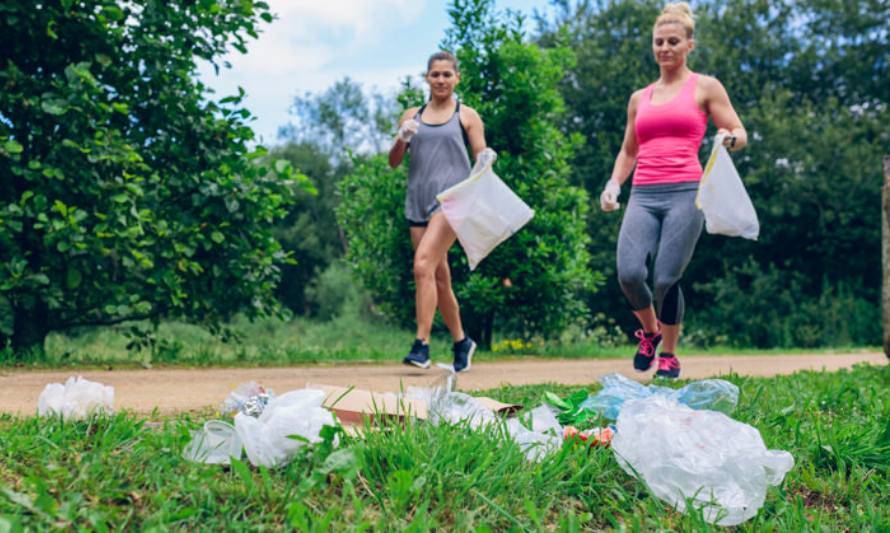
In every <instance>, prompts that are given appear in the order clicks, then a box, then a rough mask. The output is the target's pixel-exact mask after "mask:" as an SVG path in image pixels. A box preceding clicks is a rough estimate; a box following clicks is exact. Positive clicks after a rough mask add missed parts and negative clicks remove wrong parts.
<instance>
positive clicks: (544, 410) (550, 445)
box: [507, 405, 563, 461]
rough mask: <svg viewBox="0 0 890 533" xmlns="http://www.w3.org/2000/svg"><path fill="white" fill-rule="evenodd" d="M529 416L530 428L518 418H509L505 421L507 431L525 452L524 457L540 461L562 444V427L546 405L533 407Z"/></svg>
mask: <svg viewBox="0 0 890 533" xmlns="http://www.w3.org/2000/svg"><path fill="white" fill-rule="evenodd" d="M529 416H530V417H531V429H529V428H526V427H525V426H523V425H522V423H521V422H520V420H519V419H518V418H511V419H510V420H508V421H507V433H508V434H509V435H510V438H511V439H513V440H514V441H515V442H516V444H518V445H519V448H520V449H521V450H522V452H523V453H525V457H526V459H528V460H529V461H540V460H541V459H543V458H544V457H545V456H546V455H547V454H550V453H553V452H555V451H556V450H558V449H559V447H560V446H562V441H563V429H562V426H561V425H559V421H558V420H557V419H556V416H555V415H554V414H553V411H552V410H551V409H550V408H549V407H547V406H546V405H541V406H539V407H537V408H535V409H534V410H533V411H532V412H531V413H530V415H529Z"/></svg>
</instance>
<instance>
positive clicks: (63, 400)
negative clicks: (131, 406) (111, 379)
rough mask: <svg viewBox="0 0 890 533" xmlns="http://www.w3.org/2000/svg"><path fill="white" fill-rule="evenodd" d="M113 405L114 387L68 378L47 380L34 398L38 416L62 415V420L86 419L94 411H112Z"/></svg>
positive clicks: (78, 378)
mask: <svg viewBox="0 0 890 533" xmlns="http://www.w3.org/2000/svg"><path fill="white" fill-rule="evenodd" d="M113 407H114V387H110V386H108V385H103V384H101V383H96V382H95V381H90V380H87V379H83V378H82V377H80V376H77V377H74V376H72V377H70V378H68V380H67V381H66V382H65V384H64V385H62V384H61V383H50V384H49V385H47V386H46V387H45V388H44V389H43V392H41V393H40V398H39V399H38V400H37V414H38V415H40V416H52V415H62V418H64V419H65V420H77V419H81V418H86V417H88V416H90V415H91V414H93V413H98V412H106V413H111V412H112V411H113Z"/></svg>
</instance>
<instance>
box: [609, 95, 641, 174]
mask: <svg viewBox="0 0 890 533" xmlns="http://www.w3.org/2000/svg"><path fill="white" fill-rule="evenodd" d="M639 99H640V91H637V92H635V93H633V94H632V95H631V97H630V101H628V103H627V125H626V126H625V128H624V141H623V142H622V143H621V150H619V152H618V156H617V157H615V166H614V167H613V168H612V177H611V178H609V179H610V180H611V181H614V182H615V183H617V184H618V185H619V186H620V185H622V184H623V183H624V182H625V181H627V178H628V176H630V173H631V172H633V169H634V166H635V165H636V164H637V152H638V151H639V149H640V146H639V144H637V134H636V131H635V130H634V122H635V121H636V118H637V102H639Z"/></svg>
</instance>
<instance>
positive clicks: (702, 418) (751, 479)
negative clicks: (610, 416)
mask: <svg viewBox="0 0 890 533" xmlns="http://www.w3.org/2000/svg"><path fill="white" fill-rule="evenodd" d="M617 428H618V430H617V431H616V432H615V436H614V437H613V439H612V449H613V450H614V452H615V457H616V459H617V460H618V463H619V465H621V467H622V468H623V469H624V471H625V472H627V473H628V474H630V475H631V476H634V477H638V478H640V479H641V480H642V481H644V482H645V483H646V485H648V486H649V489H650V490H651V491H652V492H653V494H655V496H657V497H658V498H659V499H661V500H664V501H666V502H668V503H669V504H671V505H672V506H674V507H675V508H676V509H677V510H678V511H681V512H683V511H685V510H686V502H687V499H691V500H692V501H693V505H694V506H695V507H696V508H701V509H702V512H703V515H704V517H705V519H706V520H707V521H708V522H710V523H717V524H719V525H721V526H734V525H737V524H741V523H742V522H744V521H745V520H748V519H749V518H751V517H753V516H754V515H755V514H757V511H758V509H760V507H761V506H763V502H764V499H765V498H766V489H767V486H768V485H778V484H780V483H781V482H782V479H783V478H784V477H785V474H786V473H787V472H788V471H789V470H791V468H792V467H793V466H794V458H793V457H792V456H791V454H790V453H788V452H785V451H780V450H767V449H766V445H764V443H763V439H762V438H761V437H760V432H759V431H757V429H755V428H753V427H751V426H749V425H747V424H743V423H741V422H737V421H735V420H733V419H731V418H729V417H728V416H726V415H725V414H723V413H718V412H716V411H709V410H703V411H696V410H694V409H691V408H689V407H687V406H685V405H682V404H680V403H678V402H677V401H675V400H674V399H671V398H665V397H660V396H656V397H654V398H649V399H644V400H631V401H628V402H627V403H626V404H625V405H624V407H623V408H622V409H621V414H620V415H619V416H618V423H617Z"/></svg>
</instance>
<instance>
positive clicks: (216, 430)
mask: <svg viewBox="0 0 890 533" xmlns="http://www.w3.org/2000/svg"><path fill="white" fill-rule="evenodd" d="M182 455H183V456H184V457H185V458H186V459H188V460H189V461H195V462H198V463H207V464H211V465H227V464H229V462H230V460H231V458H232V457H234V458H236V459H240V458H241V438H240V437H239V436H238V433H237V432H236V431H235V428H234V426H232V425H231V424H229V423H227V422H223V421H222V420H208V421H207V422H205V423H204V429H202V430H201V431H193V432H192V440H191V441H190V442H189V443H188V445H187V446H186V447H185V450H183V452H182Z"/></svg>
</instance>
